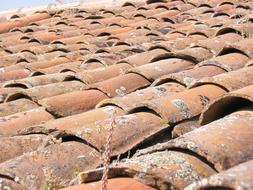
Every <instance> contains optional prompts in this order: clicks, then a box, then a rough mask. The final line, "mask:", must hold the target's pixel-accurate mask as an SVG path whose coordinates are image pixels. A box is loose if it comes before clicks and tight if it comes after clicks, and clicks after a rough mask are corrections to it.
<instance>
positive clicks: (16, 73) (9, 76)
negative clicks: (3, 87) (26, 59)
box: [0, 69, 31, 83]
mask: <svg viewBox="0 0 253 190" xmlns="http://www.w3.org/2000/svg"><path fill="white" fill-rule="evenodd" d="M30 73H31V72H30V71H29V70H28V69H17V70H13V71H9V72H4V73H1V75H0V83H4V82H6V81H9V80H17V79H22V78H26V77H28V76H29V74H30Z"/></svg>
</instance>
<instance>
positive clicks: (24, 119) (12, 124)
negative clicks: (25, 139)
mask: <svg viewBox="0 0 253 190" xmlns="http://www.w3.org/2000/svg"><path fill="white" fill-rule="evenodd" d="M50 119H54V117H53V116H52V115H51V114H49V113H48V112H47V111H46V110H45V109H44V108H42V107H39V108H35V109H31V110H28V111H25V112H19V113H16V114H13V115H8V116H4V117H1V118H0V126H1V128H0V136H13V135H15V134H16V133H17V132H18V131H19V130H21V129H24V128H26V127H30V126H32V125H38V124H40V123H43V122H45V121H48V120H50Z"/></svg>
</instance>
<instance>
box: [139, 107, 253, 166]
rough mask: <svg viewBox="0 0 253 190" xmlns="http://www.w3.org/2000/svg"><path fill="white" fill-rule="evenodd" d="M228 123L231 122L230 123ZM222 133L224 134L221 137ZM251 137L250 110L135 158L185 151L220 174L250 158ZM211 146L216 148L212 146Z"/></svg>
mask: <svg viewBox="0 0 253 190" xmlns="http://www.w3.org/2000/svg"><path fill="white" fill-rule="evenodd" d="M231 120H233V121H232V122H231ZM238 126H240V127H238ZM244 131H247V133H245V132H244ZM213 134H215V136H214V135H213ZM224 134H226V136H225V137H224ZM251 135H252V111H250V110H249V111H248V110H242V111H238V112H234V113H232V114H231V115H228V116H226V117H224V118H222V119H220V120H216V121H214V122H212V123H209V124H207V125H205V126H202V127H201V128H199V129H196V130H194V131H192V132H189V133H187V134H184V135H183V136H181V137H179V138H176V139H175V140H172V141H169V142H168V143H163V144H159V145H155V146H154V147H150V148H148V149H146V150H145V149H144V150H143V151H141V152H139V153H138V155H142V154H147V153H150V152H154V151H161V150H166V149H173V148H179V149H186V150H189V151H191V152H195V153H197V154H198V155H200V156H202V157H203V158H205V159H206V160H208V162H210V164H213V167H214V168H215V169H216V170H217V171H222V170H226V169H228V168H231V167H233V166H235V165H237V164H240V163H242V162H245V161H248V160H251V159H252V154H251V153H250V152H251V151H252V146H251V143H252V138H251ZM234 136H236V138H233V137H234ZM241 139H242V140H241ZM217 142H218V143H217ZM213 143H215V144H216V146H213ZM225 147H229V149H226V148H225ZM239 155H240V156H239Z"/></svg>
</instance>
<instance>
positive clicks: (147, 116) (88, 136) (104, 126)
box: [30, 112, 167, 156]
mask: <svg viewBox="0 0 253 190" xmlns="http://www.w3.org/2000/svg"><path fill="white" fill-rule="evenodd" d="M112 122H113V124H112ZM111 125H113V135H112V144H111V148H112V152H111V156H117V155H119V154H124V153H126V152H127V151H128V150H131V149H132V148H134V147H135V146H137V145H140V144H142V143H144V142H145V140H148V139H149V138H151V137H152V136H153V135H154V136H155V135H156V134H157V133H159V132H161V131H162V130H163V129H165V128H166V127H167V125H166V124H165V123H164V122H163V121H162V119H161V118H160V117H159V116H157V115H155V114H152V113H148V112H139V113H135V114H129V115H122V116H115V118H113V119H112V116H111V117H110V118H107V119H104V120H100V121H96V122H92V123H88V124H85V125H79V126H77V125H75V127H73V128H72V127H67V128H66V127H65V128H63V127H62V126H54V128H46V129H49V131H50V129H51V130H57V131H59V132H62V131H63V130H64V131H63V132H64V133H66V134H69V135H74V136H78V137H79V138H82V139H83V140H85V141H87V142H88V143H89V144H91V145H92V146H94V147H96V148H97V149H99V150H101V151H102V150H104V148H105V144H106V141H107V136H108V132H109V128H110V126H111ZM36 130H37V129H36V128H34V129H31V131H30V133H33V131H36Z"/></svg>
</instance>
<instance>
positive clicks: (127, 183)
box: [62, 177, 155, 190]
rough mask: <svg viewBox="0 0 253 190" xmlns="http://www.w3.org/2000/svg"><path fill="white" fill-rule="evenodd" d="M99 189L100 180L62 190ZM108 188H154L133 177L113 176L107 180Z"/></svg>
mask: <svg viewBox="0 0 253 190" xmlns="http://www.w3.org/2000/svg"><path fill="white" fill-rule="evenodd" d="M84 189H85V190H99V189H101V182H94V183H89V184H81V185H76V186H72V187H68V188H64V189H62V190H84ZM107 189H108V190H118V189H120V190H129V189H134V190H155V189H154V188H152V187H149V186H147V185H145V184H143V183H141V182H139V181H137V180H135V179H132V178H124V177H123V178H115V179H109V180H108V186H107Z"/></svg>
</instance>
